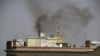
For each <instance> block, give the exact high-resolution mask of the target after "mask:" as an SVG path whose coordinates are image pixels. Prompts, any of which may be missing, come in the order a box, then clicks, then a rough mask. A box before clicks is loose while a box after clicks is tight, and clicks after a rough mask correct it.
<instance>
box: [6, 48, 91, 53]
mask: <svg viewBox="0 0 100 56" xmlns="http://www.w3.org/2000/svg"><path fill="white" fill-rule="evenodd" d="M5 51H8V52H9V51H52V52H53V51H54V52H55V51H56V52H89V51H93V48H68V47H62V48H60V47H16V48H12V49H7V50H5Z"/></svg>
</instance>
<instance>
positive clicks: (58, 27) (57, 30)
mask: <svg viewBox="0 0 100 56" xmlns="http://www.w3.org/2000/svg"><path fill="white" fill-rule="evenodd" d="M59 30H60V27H59V26H58V28H57V34H58V35H59V34H60V32H59Z"/></svg>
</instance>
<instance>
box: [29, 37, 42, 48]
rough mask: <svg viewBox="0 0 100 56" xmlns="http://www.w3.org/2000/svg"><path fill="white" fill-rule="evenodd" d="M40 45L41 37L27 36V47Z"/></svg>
mask: <svg viewBox="0 0 100 56" xmlns="http://www.w3.org/2000/svg"><path fill="white" fill-rule="evenodd" d="M40 46H41V39H40V38H33V37H28V38H27V47H40Z"/></svg>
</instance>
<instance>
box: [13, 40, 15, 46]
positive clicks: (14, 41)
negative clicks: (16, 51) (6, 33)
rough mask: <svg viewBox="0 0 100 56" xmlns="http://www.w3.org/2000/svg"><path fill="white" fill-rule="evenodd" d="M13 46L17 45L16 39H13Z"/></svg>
mask: <svg viewBox="0 0 100 56" xmlns="http://www.w3.org/2000/svg"><path fill="white" fill-rule="evenodd" d="M13 47H16V39H13Z"/></svg>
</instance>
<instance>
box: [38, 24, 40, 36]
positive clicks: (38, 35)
mask: <svg viewBox="0 0 100 56" xmlns="http://www.w3.org/2000/svg"><path fill="white" fill-rule="evenodd" d="M40 33H41V24H40V23H38V37H40Z"/></svg>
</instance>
